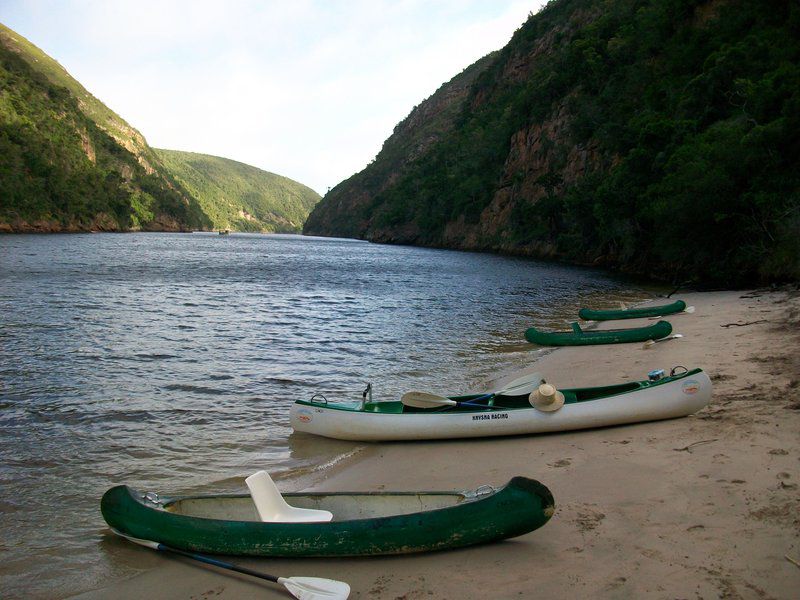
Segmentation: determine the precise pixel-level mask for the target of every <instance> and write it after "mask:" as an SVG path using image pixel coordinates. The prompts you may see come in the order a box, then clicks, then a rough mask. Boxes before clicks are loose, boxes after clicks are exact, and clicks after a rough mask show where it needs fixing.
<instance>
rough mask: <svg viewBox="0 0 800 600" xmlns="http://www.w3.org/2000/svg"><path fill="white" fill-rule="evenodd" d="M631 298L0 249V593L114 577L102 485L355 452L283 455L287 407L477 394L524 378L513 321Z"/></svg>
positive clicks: (417, 265)
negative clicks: (369, 386)
mask: <svg viewBox="0 0 800 600" xmlns="http://www.w3.org/2000/svg"><path fill="white" fill-rule="evenodd" d="M644 295H645V294H644V292H643V291H642V290H640V289H636V288H634V287H633V286H631V285H630V284H628V283H625V282H621V281H618V280H615V279H612V278H610V277H608V276H605V275H603V274H601V273H598V272H594V271H587V270H582V269H577V268H570V267H563V266H557V265H552V264H543V263H538V262H534V261H530V260H524V259H519V258H504V257H500V256H495V255H486V254H474V253H464V252H450V251H443V250H428V249H419V248H410V247H393V246H378V245H373V244H366V243H363V242H355V241H348V240H331V239H318V238H302V237H297V236H263V235H230V236H223V237H220V236H218V235H203V234H126V235H113V234H108V235H106V234H94V235H64V236H62V235H50V236H37V235H21V236H2V237H0V325H1V327H0V385H1V386H2V387H0V489H1V490H2V492H0V493H1V494H2V497H0V518H2V524H1V526H2V530H3V536H2V545H1V546H0V565H2V566H0V573H2V583H1V584H0V596H2V597H18V596H26V597H31V596H34V597H37V596H38V597H53V596H65V595H68V594H70V593H73V592H77V591H80V590H83V589H87V588H89V587H92V586H96V585H99V583H100V582H106V581H108V579H109V578H113V577H115V576H119V575H122V574H128V573H130V567H129V565H127V564H126V563H125V561H120V560H118V559H117V557H115V556H114V555H113V553H109V552H108V551H107V550H106V546H104V545H102V544H101V540H102V539H103V535H104V533H105V532H106V531H107V530H106V529H105V526H104V523H103V521H102V518H101V516H100V513H99V510H98V501H99V498H100V496H101V495H102V494H103V492H104V491H105V490H106V489H107V488H108V487H110V486H111V485H113V484H117V483H123V482H124V483H129V484H131V485H133V486H136V487H141V488H146V489H154V490H159V491H166V492H177V491H181V492H216V491H240V490H243V489H244V485H243V482H242V479H243V477H245V476H246V475H248V474H250V473H252V472H253V471H255V470H257V469H258V468H267V469H269V470H271V471H272V472H275V473H278V474H279V476H283V477H285V476H291V475H295V474H298V473H305V472H308V471H309V470H311V469H315V468H320V466H321V465H325V464H327V463H329V462H330V461H332V460H335V458H336V457H338V456H342V455H344V454H347V453H348V452H351V451H353V450H354V449H355V448H357V446H356V445H355V444H351V443H345V442H333V441H326V440H318V439H315V438H311V437H309V436H303V439H300V437H299V436H293V437H292V441H291V443H290V442H289V435H290V433H291V430H290V428H289V424H288V411H289V406H290V404H291V403H292V402H293V401H294V400H295V399H297V398H308V397H310V396H311V395H312V394H314V393H317V392H322V393H325V394H326V395H327V396H328V397H329V398H331V399H335V398H341V399H345V398H347V399H354V398H360V394H361V391H362V389H363V388H364V385H365V384H366V383H367V382H368V381H371V382H372V383H373V385H374V388H375V398H376V399H390V398H395V397H397V395H399V394H400V393H402V392H403V391H405V390H407V389H409V388H420V389H429V390H431V391H434V392H439V393H442V392H459V391H468V390H470V389H476V388H479V387H480V386H481V385H482V384H483V383H484V382H486V381H487V380H490V379H492V378H493V377H495V376H496V375H497V374H498V372H501V371H504V372H507V371H509V370H511V369H515V368H521V367H524V366H527V365H528V364H529V363H530V361H531V360H532V359H533V358H534V357H535V351H534V350H532V347H531V346H529V345H528V344H526V343H525V342H524V339H523V337H522V334H523V332H524V330H525V329H526V328H527V327H529V326H530V325H537V326H544V327H562V328H563V327H564V326H565V325H566V324H567V323H568V322H569V321H571V320H574V318H575V315H576V314H577V310H578V308H579V307H580V306H581V305H593V306H615V305H616V304H617V303H618V302H619V301H620V300H624V301H632V300H635V299H639V298H642V297H644ZM65 515H68V518H65ZM54 524H57V526H56V527H53V525H54ZM34 581H35V583H33V582H34Z"/></svg>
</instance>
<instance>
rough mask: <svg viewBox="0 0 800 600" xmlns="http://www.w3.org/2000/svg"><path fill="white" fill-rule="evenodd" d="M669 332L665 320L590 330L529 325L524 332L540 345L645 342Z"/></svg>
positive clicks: (669, 328)
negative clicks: (570, 329) (634, 325)
mask: <svg viewBox="0 0 800 600" xmlns="http://www.w3.org/2000/svg"><path fill="white" fill-rule="evenodd" d="M670 333H672V325H670V324H669V322H667V321H659V322H658V323H653V324H652V325H647V326H645V327H629V328H628V329H598V330H591V331H584V330H583V329H581V326H580V325H578V324H577V323H572V331H540V330H539V329H536V328H535V327H531V328H529V329H528V330H527V331H526V332H525V339H526V340H528V341H529V342H530V343H532V344H539V345H541V346H590V345H594V344H625V343H631V342H646V341H647V340H657V339H659V338H663V337H667V336H668V335H669V334H670Z"/></svg>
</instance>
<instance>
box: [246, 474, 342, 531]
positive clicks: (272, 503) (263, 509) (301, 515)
mask: <svg viewBox="0 0 800 600" xmlns="http://www.w3.org/2000/svg"><path fill="white" fill-rule="evenodd" d="M244 482H245V483H246V484H247V487H248V489H249V490H250V497H251V498H252V499H253V502H254V503H255V505H256V510H257V511H258V516H259V517H260V518H261V520H262V521H264V522H265V523H311V522H315V521H316V522H321V521H330V520H331V519H333V513H330V512H328V511H327V510H315V509H313V508H296V507H294V506H289V505H288V504H287V503H286V500H284V499H283V496H281V493H280V491H279V490H278V487H277V486H276V485H275V482H274V481H272V477H270V476H269V473H267V472H266V471H259V472H258V473H253V474H252V475H250V477H248V478H247V479H245V480H244Z"/></svg>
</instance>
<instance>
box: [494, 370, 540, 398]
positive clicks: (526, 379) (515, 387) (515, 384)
mask: <svg viewBox="0 0 800 600" xmlns="http://www.w3.org/2000/svg"><path fill="white" fill-rule="evenodd" d="M543 381H544V378H543V377H542V374H541V373H530V374H528V375H523V376H522V377H520V378H518V379H515V380H514V381H512V382H510V383H509V384H508V385H507V386H506V387H504V388H503V389H502V390H500V391H499V392H495V393H494V395H495V396H527V395H528V394H530V393H531V392H532V391H533V390H536V389H539V386H540V385H541V384H542V382H543Z"/></svg>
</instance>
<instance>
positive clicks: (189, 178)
mask: <svg viewBox="0 0 800 600" xmlns="http://www.w3.org/2000/svg"><path fill="white" fill-rule="evenodd" d="M155 152H156V155H157V156H158V157H159V159H160V160H161V162H162V163H163V164H164V166H165V167H166V168H167V169H169V171H170V172H171V173H172V174H173V175H174V176H175V178H176V179H177V180H178V181H179V182H180V183H181V185H182V186H183V187H184V188H186V189H187V190H188V191H189V192H190V193H191V194H192V195H193V196H194V197H195V198H196V199H197V201H198V202H199V204H200V207H201V208H202V210H203V212H204V213H205V214H206V216H207V217H208V218H209V219H210V221H211V223H212V226H213V227H214V228H215V229H232V230H234V231H269V232H279V233H290V232H291V233H299V232H300V230H301V229H302V226H303V222H304V221H305V220H306V217H308V213H309V212H310V211H311V209H312V208H314V205H316V203H317V202H319V199H320V196H319V194H317V193H316V192H315V191H314V190H312V189H311V188H308V187H306V186H304V185H302V184H300V183H297V182H296V181H293V180H291V179H289V178H287V177H282V176H281V175H275V174H274V173H269V172H267V171H262V170H261V169H258V168H256V167H251V166H250V165H246V164H243V163H240V162H236V161H234V160H229V159H227V158H220V157H218V156H209V155H207V154H195V153H194V152H180V151H177V150H160V149H156V150H155Z"/></svg>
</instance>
